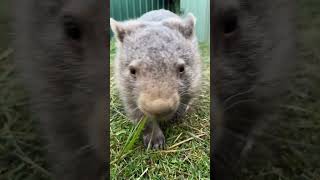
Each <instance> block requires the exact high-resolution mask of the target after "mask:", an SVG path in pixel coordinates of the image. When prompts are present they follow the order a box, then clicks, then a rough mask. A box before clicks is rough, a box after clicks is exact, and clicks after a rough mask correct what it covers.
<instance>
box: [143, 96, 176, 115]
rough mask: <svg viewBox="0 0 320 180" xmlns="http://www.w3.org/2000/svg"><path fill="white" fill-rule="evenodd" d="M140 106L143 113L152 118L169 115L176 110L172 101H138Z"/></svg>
mask: <svg viewBox="0 0 320 180" xmlns="http://www.w3.org/2000/svg"><path fill="white" fill-rule="evenodd" d="M140 106H141V108H142V110H143V111H146V113H149V114H151V115H153V116H166V115H170V114H171V113H173V111H175V109H176V107H175V106H176V103H175V102H174V100H173V99H155V100H151V101H150V100H149V101H148V100H146V99H140Z"/></svg>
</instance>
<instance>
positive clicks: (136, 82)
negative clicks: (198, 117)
mask: <svg viewBox="0 0 320 180" xmlns="http://www.w3.org/2000/svg"><path fill="white" fill-rule="evenodd" d="M111 25H112V28H113V31H114V32H115V34H116V37H117V41H118V42H117V43H118V57H117V59H116V61H117V62H116V68H117V69H116V74H117V78H118V85H119V89H120V91H121V95H122V96H124V97H123V99H124V100H125V101H126V103H128V106H130V107H129V108H131V109H136V110H138V111H141V112H143V113H144V114H146V115H147V116H150V117H155V118H157V119H167V118H169V117H171V116H172V115H173V114H174V113H175V112H176V111H177V109H178V107H179V105H181V104H183V103H184V99H186V98H187V97H188V96H189V95H190V94H191V93H192V92H190V90H191V88H192V87H191V82H190V81H192V80H193V79H195V78H194V74H199V72H197V68H195V63H198V62H197V61H196V60H195V59H197V58H198V57H197V47H196V46H195V44H194V32H193V28H194V19H193V17H191V16H190V17H189V18H187V19H186V20H185V21H182V20H180V19H174V20H170V21H164V22H159V23H145V22H135V21H132V22H127V23H126V24H125V23H119V22H115V21H113V20H112V21H111ZM178 27H183V29H182V30H181V31H178Z"/></svg>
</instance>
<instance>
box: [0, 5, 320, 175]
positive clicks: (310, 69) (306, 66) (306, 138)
mask: <svg viewBox="0 0 320 180" xmlns="http://www.w3.org/2000/svg"><path fill="white" fill-rule="evenodd" d="M9 2H10V0H1V1H0V180H2V179H3V180H7V179H14V180H37V179H48V171H47V170H46V169H47V164H46V162H45V160H44V153H45V147H44V146H43V143H42V140H41V138H40V136H39V135H38V133H37V131H36V126H37V125H38V124H37V122H36V120H35V119H33V118H32V117H31V114H30V112H29V110H28V103H27V102H28V98H27V97H26V95H25V91H24V89H23V87H22V86H21V85H20V84H19V83H18V82H17V79H16V73H15V71H14V68H15V67H14V65H13V63H12V55H13V52H14V50H13V49H12V47H11V43H10V40H11V39H12V37H13V34H12V33H11V31H10V26H9V23H10V22H11V18H10V15H9V12H10V8H9ZM128 2H129V0H128ZM130 2H135V3H134V6H133V5H130V6H132V8H129V9H128V11H126V9H127V8H126V1H124V0H113V1H111V2H110V3H111V6H110V10H111V17H114V18H115V19H117V20H123V19H122V18H124V19H127V18H129V14H130V17H138V16H139V15H141V14H142V13H144V12H147V11H148V10H147V9H146V7H147V6H146V4H148V8H150V7H151V6H152V7H154V8H155V9H156V7H155V5H158V4H159V6H158V7H161V6H163V7H165V8H166V9H170V8H172V11H174V12H177V13H180V14H184V13H186V12H187V11H186V10H185V9H184V8H183V2H187V1H183V0H181V1H180V2H179V3H178V1H159V3H158V1H151V0H146V1H142V0H135V1H132V0H131V1H130ZM140 2H141V7H142V8H141V12H140V9H139V8H138V7H140ZM143 2H149V3H143ZM160 2H161V3H160ZM163 2H164V3H163ZM202 2H203V3H204V4H205V2H208V1H199V0H197V1H195V0H190V3H197V4H198V3H199V4H202ZM296 2H297V14H296V15H297V18H296V23H297V30H298V42H297V44H298V46H299V53H298V54H299V57H298V58H299V60H300V61H301V62H303V63H301V65H300V66H299V67H298V68H297V69H296V74H295V77H294V78H293V81H294V86H293V87H291V91H290V93H288V95H287V104H286V105H284V106H283V113H282V118H283V119H284V122H285V123H283V124H281V125H280V126H278V127H277V128H278V131H276V132H273V133H272V134H267V135H268V136H269V138H270V137H272V138H273V139H274V140H275V141H277V142H279V143H277V145H279V144H280V145H279V146H278V149H279V150H278V153H279V157H280V158H278V159H275V160H271V159H265V161H264V163H262V164H259V165H256V166H253V167H252V168H251V169H245V170H243V171H244V172H245V174H246V175H247V177H246V178H245V179H246V180H250V179H253V180H255V179H259V180H260V179H261V180H264V179H268V180H269V179H270V180H274V179H276V180H318V179H320V153H319V152H320V145H319V142H320V133H319V132H320V108H319V107H320V101H319V99H320V73H319V72H320V45H319V42H320V1H319V0H296ZM112 3H113V4H116V3H118V4H117V5H113V4H112ZM119 3H123V5H121V6H120V5H119ZM152 3H153V5H152ZM161 4H162V5H161ZM163 4H164V5H163ZM168 4H169V5H168ZM133 7H134V8H133ZM169 7H170V8H169ZM191 7H193V8H195V7H196V6H195V5H191V4H190V8H191ZM201 7H203V8H197V9H199V12H200V14H201V15H198V14H197V12H196V11H195V10H194V14H195V15H196V17H197V19H198V24H202V23H201V21H202V16H205V15H204V14H203V13H204V12H206V13H208V12H207V10H205V8H207V9H208V8H209V5H207V6H201ZM116 8H118V9H119V8H121V10H116ZM186 8H187V7H186ZM122 9H123V10H122ZM138 9H139V11H138ZM119 11H120V12H121V13H122V14H124V15H123V17H122V16H120V14H119V13H120V12H119ZM129 11H130V13H129ZM190 11H191V12H192V11H193V10H190ZM116 12H117V13H116ZM133 12H136V14H134V13H133ZM112 13H113V14H112ZM117 14H118V15H117ZM207 17H208V15H207V16H205V17H203V18H204V19H206V18H207ZM204 19H203V20H204ZM199 21H200V23H199ZM204 21H205V22H209V21H207V20H204ZM205 22H204V24H207V23H205ZM200 29H204V31H206V30H207V28H204V27H203V28H202V27H200ZM21 31H23V29H21ZM205 34H206V33H200V34H199V30H198V26H197V35H198V36H202V35H205ZM207 37H209V35H208V36H207ZM203 39H204V40H205V39H207V40H209V38H203ZM200 40H201V38H200ZM203 46H206V45H205V43H204V45H203ZM202 49H208V48H206V47H203V48H202ZM112 50H113V52H114V51H115V48H114V47H113V49H112ZM113 54H114V53H112V52H111V54H110V55H111V56H112V55H113ZM203 54H204V56H205V55H206V54H209V53H208V52H207V53H205V52H204V53H203ZM111 59H112V58H111ZM205 59H208V60H209V58H208V57H205ZM116 107H120V105H119V106H116ZM113 110H114V112H115V111H116V110H117V109H116V108H115V109H113ZM111 111H112V110H111ZM111 123H112V122H111ZM116 125H119V124H116ZM125 125H127V124H124V126H125ZM119 126H120V125H119ZM190 129H191V128H190ZM205 131H207V129H205ZM117 133H118V134H117V135H118V137H119V136H121V135H123V134H122V133H125V132H124V131H118V132H117ZM177 135H179V134H177ZM190 136H191V135H190ZM119 139H120V140H123V139H121V138H119ZM114 140H116V139H114ZM174 140H175V139H173V140H172V142H174ZM193 142H195V143H193V144H192V145H194V146H195V147H197V146H201V147H205V146H204V145H203V144H202V141H201V140H199V141H193ZM113 147H115V146H111V148H113ZM205 148H209V146H207V147H205ZM201 151H202V150H201ZM201 151H200V150H199V151H195V152H196V153H190V157H193V158H197V159H199V161H204V163H203V164H202V165H203V167H200V168H201V169H204V170H205V172H206V171H207V168H208V167H207V165H208V164H207V162H208V159H202V158H201V157H206V156H199V154H200V153H197V152H201ZM111 153H112V152H111ZM137 154H139V153H137ZM140 154H141V153H140ZM200 155H201V154H200ZM154 156H158V157H159V158H162V157H165V156H164V155H162V156H159V155H154ZM171 160H172V161H171V162H167V163H170V164H173V165H174V166H176V167H177V169H179V168H180V169H181V171H183V170H185V169H186V170H188V171H187V172H189V170H190V167H192V165H193V164H191V163H189V164H188V166H184V164H181V161H179V159H178V158H176V159H175V158H174V157H173V158H171ZM145 163H154V161H146V162H145ZM128 165H129V166H130V167H131V170H133V169H136V171H137V174H138V173H140V175H141V174H142V173H143V172H144V171H145V170H146V169H141V168H140V165H137V164H135V163H132V164H128ZM117 167H118V168H119V169H117V170H115V171H114V173H119V174H120V170H121V169H124V164H122V165H121V166H117ZM155 168H163V166H155ZM200 168H199V169H200ZM194 169H196V168H194ZM118 170H119V171H118ZM148 171H149V169H148V170H147V172H148ZM191 172H193V173H194V177H196V176H197V175H198V173H202V172H201V171H199V172H196V171H191ZM122 173H130V172H128V171H126V172H124V171H122ZM133 173H134V172H133ZM171 173H174V172H172V171H171V170H170V169H165V171H164V172H163V174H164V175H170V174H171ZM181 174H182V175H183V173H181ZM185 175H186V176H187V175H188V174H185ZM205 175H206V174H205ZM196 179H197V178H196ZM204 179H205V178H204Z"/></svg>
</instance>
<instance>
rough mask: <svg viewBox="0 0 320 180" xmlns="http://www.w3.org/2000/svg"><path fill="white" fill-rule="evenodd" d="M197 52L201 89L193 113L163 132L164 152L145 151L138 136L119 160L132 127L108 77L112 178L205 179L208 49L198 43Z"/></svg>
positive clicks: (208, 170)
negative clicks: (131, 149)
mask: <svg viewBox="0 0 320 180" xmlns="http://www.w3.org/2000/svg"><path fill="white" fill-rule="evenodd" d="M111 44H112V46H111V58H112V60H113V58H114V53H115V47H114V42H113V41H112V42H111ZM200 50H201V55H202V60H203V62H204V63H203V90H202V92H201V95H200V96H199V99H198V102H197V103H196V104H195V108H194V112H192V113H189V114H188V115H187V117H186V118H185V119H184V120H183V122H182V123H177V124H174V125H173V126H172V127H169V128H168V129H166V130H165V131H164V134H165V137H166V146H167V148H166V149H165V150H158V151H153V150H146V149H145V148H144V147H143V143H142V138H141V137H140V138H139V139H138V140H137V143H135V145H134V146H133V151H132V152H131V153H129V154H127V155H126V156H125V157H122V158H119V154H120V153H121V151H122V149H123V147H124V145H125V142H126V140H127V138H128V136H129V133H130V131H131V129H132V128H133V127H134V125H133V124H132V123H130V122H129V120H128V119H127V118H126V116H125V113H124V111H123V106H122V104H121V102H120V100H119V96H118V93H117V89H116V88H115V84H114V80H113V76H112V75H111V80H110V85H111V91H110V94H111V101H110V105H111V107H110V110H111V111H110V139H111V142H110V152H111V171H110V172H111V177H112V179H132V178H148V179H186V178H189V179H209V175H210V174H209V173H210V161H209V152H210V122H209V118H210V117H209V115H210V114H209V107H210V96H209V75H210V68H209V61H210V59H209V57H210V56H209V46H208V45H207V44H201V45H200ZM112 62H113V61H111V63H112ZM111 68H112V67H111ZM111 72H112V69H111ZM111 74H112V73H111Z"/></svg>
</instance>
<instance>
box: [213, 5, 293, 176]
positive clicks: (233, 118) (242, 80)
mask: <svg viewBox="0 0 320 180" xmlns="http://www.w3.org/2000/svg"><path fill="white" fill-rule="evenodd" d="M293 12H294V4H293V2H292V1H290V0H276V1H268V0H261V1H255V0H215V1H214V2H213V12H212V18H213V35H212V37H213V57H212V69H211V72H212V80H213V84H212V86H213V91H212V93H213V100H212V106H211V108H212V109H211V111H212V118H211V123H212V127H213V129H212V131H213V138H212V139H213V141H212V143H213V144H212V145H211V147H212V150H211V152H212V153H211V158H212V162H213V163H212V168H211V170H212V175H213V179H217V180H222V179H223V180H229V179H236V177H238V176H240V173H238V172H240V168H239V167H241V166H240V164H242V163H240V162H241V160H243V159H245V158H246V157H249V155H248V153H249V151H250V144H251V142H252V138H251V137H254V134H255V132H258V131H259V128H260V127H264V123H265V122H267V121H268V120H275V121H276V120H277V119H276V114H277V110H278V109H279V108H277V105H278V104H280V103H281V102H283V101H282V100H283V98H282V97H283V95H284V93H285V92H286V90H287V89H286V88H287V87H288V85H289V80H290V79H289V77H290V72H292V69H293V67H294V65H295V61H296V60H295V30H294V23H293V22H294V21H293V18H294V13H293ZM257 128H258V129H257Z"/></svg>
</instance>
